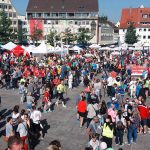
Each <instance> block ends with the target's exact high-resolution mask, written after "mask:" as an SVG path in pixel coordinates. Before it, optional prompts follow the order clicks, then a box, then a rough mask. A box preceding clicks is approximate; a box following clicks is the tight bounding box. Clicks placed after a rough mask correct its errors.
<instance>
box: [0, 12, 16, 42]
mask: <svg viewBox="0 0 150 150" xmlns="http://www.w3.org/2000/svg"><path fill="white" fill-rule="evenodd" d="M13 36H14V34H13V30H12V28H11V20H10V19H9V18H8V17H7V14H6V13H5V11H4V10H2V11H0V43H1V44H5V43H7V42H8V41H13V40H14V38H13Z"/></svg>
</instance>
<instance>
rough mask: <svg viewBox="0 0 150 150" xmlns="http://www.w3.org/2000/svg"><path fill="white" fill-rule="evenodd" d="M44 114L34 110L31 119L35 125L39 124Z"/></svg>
mask: <svg viewBox="0 0 150 150" xmlns="http://www.w3.org/2000/svg"><path fill="white" fill-rule="evenodd" d="M41 117H42V114H41V112H40V111H39V110H34V111H33V112H32V113H31V117H30V118H31V119H32V120H33V123H35V124H39V121H40V120H41Z"/></svg>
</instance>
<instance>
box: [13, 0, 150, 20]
mask: <svg viewBox="0 0 150 150" xmlns="http://www.w3.org/2000/svg"><path fill="white" fill-rule="evenodd" d="M28 1H29V0H12V2H13V4H14V6H15V8H16V9H17V11H18V12H19V14H21V15H25V11H26V7H27V4H28ZM91 1H92V0H91ZM141 5H144V7H150V0H99V14H100V16H108V18H109V20H110V21H112V22H114V23H116V22H118V21H119V20H120V17H121V10H122V8H136V7H140V6H141Z"/></svg>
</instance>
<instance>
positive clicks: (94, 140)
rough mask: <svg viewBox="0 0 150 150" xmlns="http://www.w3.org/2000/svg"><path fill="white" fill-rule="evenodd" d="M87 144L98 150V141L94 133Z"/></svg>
mask: <svg viewBox="0 0 150 150" xmlns="http://www.w3.org/2000/svg"><path fill="white" fill-rule="evenodd" d="M89 146H90V147H92V148H93V150H99V141H98V140H97V136H96V134H92V139H91V140H90V142H89Z"/></svg>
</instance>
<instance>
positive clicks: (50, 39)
mask: <svg viewBox="0 0 150 150" xmlns="http://www.w3.org/2000/svg"><path fill="white" fill-rule="evenodd" d="M59 40H60V36H59V35H57V32H56V31H50V33H49V34H48V35H47V43H49V44H50V45H52V46H54V45H55V44H54V43H56V42H57V41H59Z"/></svg>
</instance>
